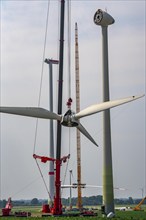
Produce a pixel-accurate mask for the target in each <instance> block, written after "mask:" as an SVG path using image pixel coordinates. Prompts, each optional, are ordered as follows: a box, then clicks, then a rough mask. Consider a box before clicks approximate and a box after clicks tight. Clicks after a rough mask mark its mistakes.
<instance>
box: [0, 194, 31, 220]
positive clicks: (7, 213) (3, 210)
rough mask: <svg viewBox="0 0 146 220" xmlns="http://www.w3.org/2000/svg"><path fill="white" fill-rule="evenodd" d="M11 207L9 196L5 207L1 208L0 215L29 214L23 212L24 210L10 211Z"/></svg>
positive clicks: (29, 214)
mask: <svg viewBox="0 0 146 220" xmlns="http://www.w3.org/2000/svg"><path fill="white" fill-rule="evenodd" d="M12 207H13V206H12V200H11V197H9V198H8V202H7V203H6V206H5V208H3V209H2V216H15V217H27V216H31V213H30V212H25V211H18V212H15V213H12V212H11V209H12Z"/></svg>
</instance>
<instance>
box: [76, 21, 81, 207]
mask: <svg viewBox="0 0 146 220" xmlns="http://www.w3.org/2000/svg"><path fill="white" fill-rule="evenodd" d="M75 72H76V112H80V79H79V48H78V26H77V23H76V24H75ZM76 135H77V185H78V187H77V189H78V200H77V207H78V208H79V209H80V210H81V208H82V191H81V138H80V131H79V130H78V129H77V131H76Z"/></svg>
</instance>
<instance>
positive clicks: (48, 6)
mask: <svg viewBox="0 0 146 220" xmlns="http://www.w3.org/2000/svg"><path fill="white" fill-rule="evenodd" d="M49 9H50V0H48V2H47V15H46V27H45V39H44V47H43V58H42V68H41V79H40V89H39V98H38V107H39V106H40V102H41V91H42V81H43V73H44V59H45V52H46V41H47V31H48V20H49V11H50V10H49ZM37 131H38V118H37V120H36V127H35V138H34V148H33V154H35V150H36V140H37ZM35 161H36V165H37V167H38V170H39V172H40V175H41V177H42V180H43V183H44V185H45V188H46V191H47V193H48V195H49V197H50V193H49V190H48V187H47V184H46V181H45V178H44V176H43V173H42V171H41V168H40V166H39V163H38V161H37V160H36V159H35ZM52 199H53V198H51V197H50V200H52Z"/></svg>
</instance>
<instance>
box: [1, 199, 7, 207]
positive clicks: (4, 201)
mask: <svg viewBox="0 0 146 220" xmlns="http://www.w3.org/2000/svg"><path fill="white" fill-rule="evenodd" d="M6 203H7V201H6V200H5V199H4V200H0V208H4V207H5V206H6Z"/></svg>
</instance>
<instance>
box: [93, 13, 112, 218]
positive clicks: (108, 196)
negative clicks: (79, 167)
mask: <svg viewBox="0 0 146 220" xmlns="http://www.w3.org/2000/svg"><path fill="white" fill-rule="evenodd" d="M114 22H115V21H114V19H113V17H112V16H111V15H109V14H108V13H107V12H105V11H102V10H101V9H98V10H97V11H96V13H95V15H94V23H95V24H96V25H100V26H101V29H102V59H103V63H102V65H103V67H102V68H103V102H106V101H109V100H110V95H109V71H108V25H111V24H113V23H114ZM102 175H103V205H104V208H105V210H104V212H105V214H106V215H108V214H109V213H111V212H112V213H114V192H113V169H112V150H111V125H110V110H109V109H108V110H106V111H104V112H103V174H102Z"/></svg>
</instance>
